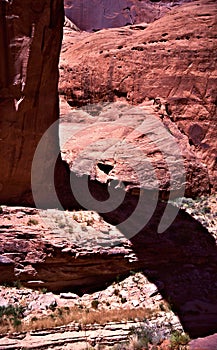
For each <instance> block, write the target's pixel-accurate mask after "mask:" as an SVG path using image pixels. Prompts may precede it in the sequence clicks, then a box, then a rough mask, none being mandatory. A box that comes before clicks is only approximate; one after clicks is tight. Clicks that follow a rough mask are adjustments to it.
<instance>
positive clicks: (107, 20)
mask: <svg viewBox="0 0 217 350" xmlns="http://www.w3.org/2000/svg"><path fill="white" fill-rule="evenodd" d="M183 2H186V1H185V0H184V1H183V0H179V1H174V0H172V1H168V0H164V1H160V2H159V1H149V0H140V1H139V0H120V1H117V0H110V1H108V0H100V1H99V0H89V1H83V0H82V1H80V0H78V1H75V0H73V1H72V0H65V1H64V6H65V13H66V15H67V16H68V18H70V19H71V20H72V21H73V22H74V23H76V25H77V26H78V27H79V28H81V29H82V30H87V31H96V30H99V29H102V28H114V27H121V26H125V25H129V24H136V23H141V22H147V23H150V22H153V21H155V20H156V19H158V18H160V17H162V16H163V15H164V14H165V13H166V12H168V11H169V10H170V9H171V8H172V7H173V6H175V5H179V4H181V3H183Z"/></svg>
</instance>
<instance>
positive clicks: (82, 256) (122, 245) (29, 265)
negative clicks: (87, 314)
mask: <svg viewBox="0 0 217 350" xmlns="http://www.w3.org/2000/svg"><path fill="white" fill-rule="evenodd" d="M132 205H133V203H132V198H130V201H129V202H128V205H127V206H126V208H125V210H123V208H121V209H120V210H119V212H118V213H116V214H115V215H114V216H113V217H111V215H109V217H108V218H107V221H110V224H109V223H107V222H105V221H103V220H102V218H100V217H99V215H97V214H96V213H93V212H92V213H90V212H82V211H79V212H60V211H57V210H46V211H39V210H36V209H30V208H24V207H11V208H10V207H3V213H2V214H1V227H0V243H1V244H0V247H1V248H0V254H1V257H0V269H1V272H2V271H3V274H1V275H0V282H1V283H5V282H7V283H11V284H12V283H13V282H14V281H15V280H18V281H20V282H21V283H22V285H24V286H25V287H29V288H30V287H32V288H47V289H48V290H49V291H55V292H61V291H63V292H64V291H71V292H73V293H81V294H84V293H87V292H89V291H92V290H98V291H99V289H101V288H103V286H105V285H108V283H111V282H113V281H114V280H115V279H116V278H117V276H120V277H124V276H127V275H128V274H129V272H130V271H136V270H140V271H142V272H143V273H144V275H145V276H146V277H147V278H148V279H149V281H150V282H152V283H154V284H155V285H156V288H153V285H152V288H153V289H152V290H149V291H148V290H147V289H145V290H143V292H144V294H146V293H149V294H150V295H149V297H151V296H153V297H154V296H156V295H157V296H158V297H160V295H161V296H162V297H163V298H164V299H166V300H168V301H169V303H170V304H171V305H172V309H174V311H175V312H176V313H177V315H178V317H179V319H180V322H181V324H182V326H183V328H184V330H185V331H186V332H189V334H190V335H191V336H192V337H197V336H202V335H208V334H210V333H212V332H216V313H217V304H216V288H217V287H216V286H217V281H216V273H215V271H216V265H217V258H216V257H217V254H216V239H215V238H214V236H212V235H211V234H210V233H209V232H208V231H207V230H206V229H205V228H204V227H202V225H201V224H199V223H198V222H197V221H195V220H194V219H193V218H191V217H190V216H189V215H188V214H186V213H185V212H183V211H181V212H180V213H179V214H178V216H177V218H176V220H175V222H174V223H173V224H172V225H171V227H170V228H169V229H167V231H166V232H165V233H164V234H163V235H159V234H157V222H158V221H159V219H160V217H161V215H162V211H163V210H164V207H163V206H162V205H161V206H158V208H157V210H156V212H155V216H154V217H153V218H152V219H151V220H150V223H149V224H148V225H146V227H144V229H143V230H141V232H140V233H139V234H137V235H136V236H135V237H133V238H131V240H128V239H127V238H126V234H125V233H126V232H125V231H124V230H122V231H121V230H119V229H118V227H115V226H114V224H115V223H117V218H119V220H123V219H124V216H125V215H128V212H127V211H129V208H131V207H132ZM142 214H144V213H143V212H142ZM144 288H145V287H144V286H143V289H144ZM111 290H113V289H112V287H111V288H110V289H108V290H107V292H108V293H110V292H111ZM96 295H97V293H96V294H95V296H96ZM141 295H143V294H142V293H141ZM141 295H140V296H141ZM123 297H124V294H123ZM137 297H138V294H137V295H136V294H134V295H133V294H132V295H131V297H130V298H129V303H131V304H132V305H134V307H138V306H139V305H138V298H137ZM109 298H110V297H109V295H108V299H109ZM98 299H99V301H100V302H101V297H100V295H99V294H98ZM82 300H83V301H85V296H83V298H82ZM154 300H155V299H154ZM144 303H147V299H146V300H144ZM87 304H88V301H87ZM85 305H86V304H85ZM88 305H89V304H88ZM114 308H115V306H114Z"/></svg>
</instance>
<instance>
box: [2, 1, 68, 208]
mask: <svg viewBox="0 0 217 350" xmlns="http://www.w3.org/2000/svg"><path fill="white" fill-rule="evenodd" d="M63 21H64V8H63V1H62V0H53V1H49V0H41V1H40V0H39V1H30V0H22V1H1V2H0V52H1V57H0V117H1V120H0V130H1V134H0V148H1V153H0V162H1V171H0V202H1V203H4V202H7V203H15V202H16V203H22V202H25V203H31V204H32V198H31V166H32V159H33V156H34V152H35V149H36V147H37V144H38V142H39V140H40V138H41V136H42V134H43V133H44V132H45V131H46V130H47V128H48V127H49V126H50V125H51V124H52V123H53V122H54V121H56V120H57V119H58V114H59V113H58V91H57V84H58V61H59V53H60V48H61V40H62V26H63ZM50 142H51V144H53V147H54V149H55V147H56V148H58V130H56V133H55V135H53V139H52V140H50Z"/></svg>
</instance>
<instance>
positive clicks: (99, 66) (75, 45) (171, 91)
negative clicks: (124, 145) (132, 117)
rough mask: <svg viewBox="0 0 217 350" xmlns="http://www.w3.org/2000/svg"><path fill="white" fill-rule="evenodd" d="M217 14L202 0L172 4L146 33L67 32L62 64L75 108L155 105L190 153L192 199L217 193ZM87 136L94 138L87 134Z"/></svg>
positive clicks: (66, 90) (63, 87) (63, 90)
mask: <svg viewBox="0 0 217 350" xmlns="http://www.w3.org/2000/svg"><path fill="white" fill-rule="evenodd" d="M216 11H217V8H216V3H215V1H207V0H201V1H196V2H192V3H189V4H184V5H182V6H180V7H177V8H175V9H173V10H172V11H170V12H169V13H167V14H166V15H165V16H164V17H162V18H160V19H159V20H157V21H155V22H154V23H151V24H149V25H148V27H147V26H144V27H143V28H142V29H143V30H142V29H138V28H137V29H135V28H133V27H127V28H125V27H124V28H123V27H122V28H118V29H107V30H101V31H99V32H97V33H94V34H88V33H82V34H81V35H80V34H76V35H73V34H70V33H69V32H66V34H65V38H64V43H63V51H62V54H61V62H60V73H61V76H60V85H59V87H60V93H62V94H63V95H64V96H65V98H66V100H67V101H68V103H69V104H70V105H71V106H76V107H77V106H83V105H85V104H96V103H99V102H103V101H106V102H108V101H110V102H114V101H123V102H124V101H126V102H128V103H130V104H134V105H140V106H142V107H143V108H144V111H146V112H147V113H148V112H149V111H150V107H151V106H150V105H151V104H152V107H153V109H154V112H155V113H156V114H155V115H156V116H157V117H158V118H159V120H162V123H163V124H164V125H165V124H166V125H167V126H168V127H169V129H170V131H171V133H173V135H174V137H175V139H176V140H179V141H180V143H181V144H182V147H183V149H185V152H187V153H188V155H187V154H186V153H185V152H184V153H185V154H184V156H185V157H186V164H187V173H188V184H190V186H189V187H190V189H189V190H188V191H187V194H188V195H193V196H195V195H197V194H200V193H201V192H202V193H206V192H207V191H208V192H209V191H210V190H211V191H212V190H213V191H214V190H215V189H216V183H217V182H216V174H217V173H216V128H215V127H213V126H214V125H216V54H215V52H216V47H217V46H216V35H217V24H216ZM90 114H91V113H90ZM92 120H94V118H92ZM95 120H97V116H95ZM80 124H82V122H81V120H80ZM125 125H126V127H127V126H128V124H127V122H126V121H125ZM170 126H171V128H170ZM98 131H99V134H100V130H98V128H97V127H96V132H98ZM113 135H114V136H115V134H114V132H112V131H111V132H110V136H109V137H110V138H112V137H113ZM85 137H86V138H87V139H88V138H90V135H89V134H88V132H87V135H86V136H85ZM101 137H102V138H103V137H104V138H105V136H103V134H102V135H101ZM82 142H83V140H82V138H81V143H82ZM143 142H144V141H143ZM144 148H145V146H144ZM148 150H150V148H148ZM72 153H73V151H72ZM72 157H73V155H72ZM153 157H154V159H156V160H157V157H156V155H155V156H153ZM111 158H114V157H111ZM105 160H106V159H104V162H105ZM198 164H200V165H199V167H198ZM111 165H112V164H111ZM123 171H125V169H123ZM164 175H165V173H164ZM126 177H127V176H126ZM165 178H166V175H165Z"/></svg>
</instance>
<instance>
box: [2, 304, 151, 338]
mask: <svg viewBox="0 0 217 350" xmlns="http://www.w3.org/2000/svg"><path fill="white" fill-rule="evenodd" d="M153 314H154V311H153V310H150V309H144V308H140V309H136V310H135V309H120V310H96V309H81V308H79V307H73V308H68V307H64V308H57V309H55V310H54V311H53V312H52V313H51V314H50V315H46V316H43V317H41V318H38V317H36V316H34V317H32V318H31V320H30V321H29V322H28V323H27V322H23V321H22V320H21V319H19V320H20V321H21V322H16V323H14V319H13V318H12V317H11V318H8V317H2V318H1V320H0V334H5V333H8V332H10V333H12V332H14V331H18V332H25V331H30V330H39V329H47V328H53V327H57V326H62V325H67V324H69V323H71V322H75V323H78V324H79V326H80V328H81V329H82V328H84V327H85V325H87V324H94V323H97V324H106V323H108V322H119V321H129V320H135V319H137V320H138V321H140V320H141V321H143V320H144V319H146V318H150V317H151V316H152V315H153Z"/></svg>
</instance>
